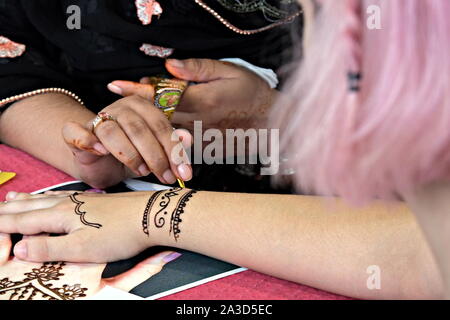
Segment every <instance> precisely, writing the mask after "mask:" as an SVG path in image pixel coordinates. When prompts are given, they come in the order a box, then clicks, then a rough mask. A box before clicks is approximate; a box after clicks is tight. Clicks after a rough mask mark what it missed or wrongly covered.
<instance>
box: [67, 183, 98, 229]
mask: <svg viewBox="0 0 450 320" xmlns="http://www.w3.org/2000/svg"><path fill="white" fill-rule="evenodd" d="M78 195H79V193H78V192H75V193H74V194H71V195H70V196H69V199H70V200H71V201H72V202H73V203H75V204H76V207H75V214H76V215H78V216H80V221H81V223H82V224H84V225H86V226H88V227H93V228H97V229H100V228H101V227H102V225H101V224H99V223H91V222H88V221H86V219H85V218H84V216H85V215H86V211H81V210H80V207H81V206H82V205H83V204H85V202H84V201H80V200H78V199H77V198H76V197H77V196H78Z"/></svg>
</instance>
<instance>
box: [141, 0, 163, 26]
mask: <svg viewBox="0 0 450 320" xmlns="http://www.w3.org/2000/svg"><path fill="white" fill-rule="evenodd" d="M135 4H136V9H137V16H138V18H139V20H140V21H141V22H142V24H143V25H149V24H150V23H152V17H153V16H158V17H159V16H160V15H161V14H162V13H163V9H162V8H161V5H160V4H159V3H158V1H155V0H136V2H135Z"/></svg>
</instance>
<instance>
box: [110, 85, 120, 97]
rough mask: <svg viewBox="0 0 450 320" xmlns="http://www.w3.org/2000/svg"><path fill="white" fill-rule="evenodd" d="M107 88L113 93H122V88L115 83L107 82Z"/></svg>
mask: <svg viewBox="0 0 450 320" xmlns="http://www.w3.org/2000/svg"><path fill="white" fill-rule="evenodd" d="M108 89H109V91H112V92H114V93H115V94H119V95H122V92H123V91H122V88H120V87H118V86H116V85H115V84H112V83H110V84H108Z"/></svg>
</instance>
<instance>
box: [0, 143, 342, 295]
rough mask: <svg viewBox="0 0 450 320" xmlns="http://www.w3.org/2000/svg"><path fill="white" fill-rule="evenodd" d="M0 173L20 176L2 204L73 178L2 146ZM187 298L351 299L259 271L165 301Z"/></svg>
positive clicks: (7, 187) (1, 192)
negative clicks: (17, 193) (17, 194)
mask: <svg viewBox="0 0 450 320" xmlns="http://www.w3.org/2000/svg"><path fill="white" fill-rule="evenodd" d="M0 170H2V171H12V172H16V173H17V176H16V177H15V178H14V179H13V180H11V181H9V182H7V183H6V184H4V185H1V186H0V201H4V199H5V195H6V193H7V192H9V191H20V192H32V191H35V190H39V189H42V188H45V187H49V186H52V185H55V184H58V183H62V182H66V181H72V180H73V178H71V177H69V176H68V175H66V174H65V173H63V172H61V171H59V170H57V169H55V168H52V167H51V166H49V165H47V164H45V163H43V162H41V161H39V160H37V159H35V158H33V157H31V156H30V155H28V154H25V153H23V152H21V151H18V150H15V149H12V148H9V147H7V146H5V145H0ZM163 299H164V300H183V299H236V300H238V299H243V300H247V299H248V300H258V299H259V300H262V299H301V300H313V299H327V300H328V299H330V300H332V299H348V298H346V297H342V296H338V295H334V294H331V293H328V292H324V291H321V290H317V289H313V288H310V287H307V286H302V285H298V284H295V283H292V282H289V281H284V280H280V279H277V278H274V277H270V276H267V275H263V274H261V273H258V272H255V271H244V272H242V273H239V274H235V275H232V276H229V277H227V278H223V279H219V280H216V281H213V282H210V283H206V284H203V285H201V286H198V287H195V288H192V289H189V290H185V291H182V292H179V293H176V294H173V295H170V296H167V297H165V298H163Z"/></svg>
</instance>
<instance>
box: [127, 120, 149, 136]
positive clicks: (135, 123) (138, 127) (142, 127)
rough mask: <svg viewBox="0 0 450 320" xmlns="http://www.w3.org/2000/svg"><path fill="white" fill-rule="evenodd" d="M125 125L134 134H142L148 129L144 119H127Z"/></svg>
mask: <svg viewBox="0 0 450 320" xmlns="http://www.w3.org/2000/svg"><path fill="white" fill-rule="evenodd" d="M124 126H125V127H126V128H127V130H128V132H129V133H130V135H133V136H141V135H142V134H143V133H144V132H146V131H147V129H148V127H147V123H145V121H144V120H142V119H139V120H132V121H127V122H126V123H125V124H124Z"/></svg>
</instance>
